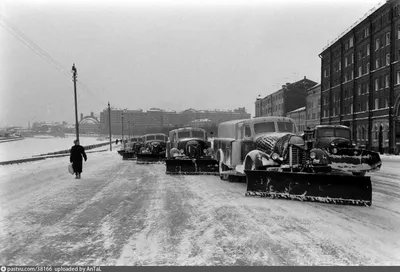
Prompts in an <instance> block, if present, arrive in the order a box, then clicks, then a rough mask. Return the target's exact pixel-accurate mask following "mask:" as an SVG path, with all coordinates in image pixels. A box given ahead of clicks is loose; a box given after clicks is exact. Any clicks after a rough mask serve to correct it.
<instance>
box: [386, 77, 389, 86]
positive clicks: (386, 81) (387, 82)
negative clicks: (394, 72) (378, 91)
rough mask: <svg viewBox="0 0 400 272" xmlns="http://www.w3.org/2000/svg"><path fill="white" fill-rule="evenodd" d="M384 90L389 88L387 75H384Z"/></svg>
mask: <svg viewBox="0 0 400 272" xmlns="http://www.w3.org/2000/svg"><path fill="white" fill-rule="evenodd" d="M385 88H389V75H385Z"/></svg>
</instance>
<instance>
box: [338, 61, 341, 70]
mask: <svg viewBox="0 0 400 272" xmlns="http://www.w3.org/2000/svg"><path fill="white" fill-rule="evenodd" d="M341 66H342V62H341V61H339V67H338V70H339V71H340V70H342V67H341Z"/></svg>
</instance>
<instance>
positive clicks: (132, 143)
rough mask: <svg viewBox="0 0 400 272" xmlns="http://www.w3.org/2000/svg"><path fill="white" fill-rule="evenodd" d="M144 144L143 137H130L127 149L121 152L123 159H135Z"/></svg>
mask: <svg viewBox="0 0 400 272" xmlns="http://www.w3.org/2000/svg"><path fill="white" fill-rule="evenodd" d="M142 146H143V137H142V136H134V137H132V138H130V139H129V140H128V142H127V144H126V145H125V149H124V150H123V152H121V155H122V159H123V160H133V159H135V158H136V155H137V153H138V152H139V150H140V148H141V147H142Z"/></svg>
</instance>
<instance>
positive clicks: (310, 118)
mask: <svg viewBox="0 0 400 272" xmlns="http://www.w3.org/2000/svg"><path fill="white" fill-rule="evenodd" d="M320 112H321V84H317V85H315V86H314V87H312V88H310V89H308V90H307V97H306V122H305V126H306V128H307V127H308V128H310V129H312V128H315V126H317V125H319V124H320Z"/></svg>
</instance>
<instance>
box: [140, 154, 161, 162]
mask: <svg viewBox="0 0 400 272" xmlns="http://www.w3.org/2000/svg"><path fill="white" fill-rule="evenodd" d="M164 161H165V157H164V156H160V155H153V154H137V155H136V163H137V164H153V163H154V164H155V163H163V162H164Z"/></svg>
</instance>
